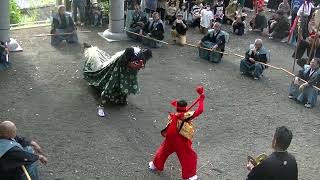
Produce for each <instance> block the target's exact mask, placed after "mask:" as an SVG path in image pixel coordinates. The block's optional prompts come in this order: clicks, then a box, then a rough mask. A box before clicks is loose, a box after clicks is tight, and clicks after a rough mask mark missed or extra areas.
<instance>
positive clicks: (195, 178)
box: [189, 175, 198, 180]
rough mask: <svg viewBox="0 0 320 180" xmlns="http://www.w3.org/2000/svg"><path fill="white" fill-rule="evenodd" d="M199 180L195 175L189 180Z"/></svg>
mask: <svg viewBox="0 0 320 180" xmlns="http://www.w3.org/2000/svg"><path fill="white" fill-rule="evenodd" d="M197 179H198V176H197V175H194V176H192V177H191V178H189V180H197Z"/></svg>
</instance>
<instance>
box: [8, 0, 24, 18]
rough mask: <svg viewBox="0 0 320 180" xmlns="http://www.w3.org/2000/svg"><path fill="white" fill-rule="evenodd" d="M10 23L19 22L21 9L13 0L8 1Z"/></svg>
mask: <svg viewBox="0 0 320 180" xmlns="http://www.w3.org/2000/svg"><path fill="white" fill-rule="evenodd" d="M9 13H10V23H11V24H17V23H20V22H21V17H22V15H21V11H20V8H19V7H18V5H17V3H16V1H15V0H10V1H9Z"/></svg>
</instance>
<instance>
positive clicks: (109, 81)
mask: <svg viewBox="0 0 320 180" xmlns="http://www.w3.org/2000/svg"><path fill="white" fill-rule="evenodd" d="M137 74H138V71H137V70H133V69H130V68H128V67H127V60H126V59H125V56H124V55H122V56H120V57H119V58H118V59H117V60H115V61H114V62H113V63H111V64H109V65H108V66H106V67H104V68H102V69H100V70H98V71H96V72H92V69H91V65H90V63H86V64H85V66H84V79H85V80H87V81H88V82H89V85H90V86H93V87H94V88H96V89H97V90H98V91H99V92H101V98H102V99H103V100H106V101H107V102H108V103H115V104H127V96H128V95H129V94H136V93H137V92H138V91H139V86H138V78H137Z"/></svg>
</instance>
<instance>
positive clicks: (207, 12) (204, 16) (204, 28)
mask: <svg viewBox="0 0 320 180" xmlns="http://www.w3.org/2000/svg"><path fill="white" fill-rule="evenodd" d="M213 19H214V17H213V12H212V11H211V8H210V6H209V5H207V7H206V8H204V9H202V10H201V19H200V32H201V33H203V34H205V33H207V32H208V29H209V28H210V27H211V24H212V21H213Z"/></svg>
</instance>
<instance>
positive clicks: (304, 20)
mask: <svg viewBox="0 0 320 180" xmlns="http://www.w3.org/2000/svg"><path fill="white" fill-rule="evenodd" d="M313 8H314V5H313V4H312V1H311V0H305V1H304V3H303V4H302V5H301V6H300V8H299V10H298V13H297V15H298V16H299V18H300V22H301V24H300V27H301V29H302V37H303V39H305V38H306V37H307V36H308V34H309V32H308V23H309V16H310V14H311V12H312V9H313Z"/></svg>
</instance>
